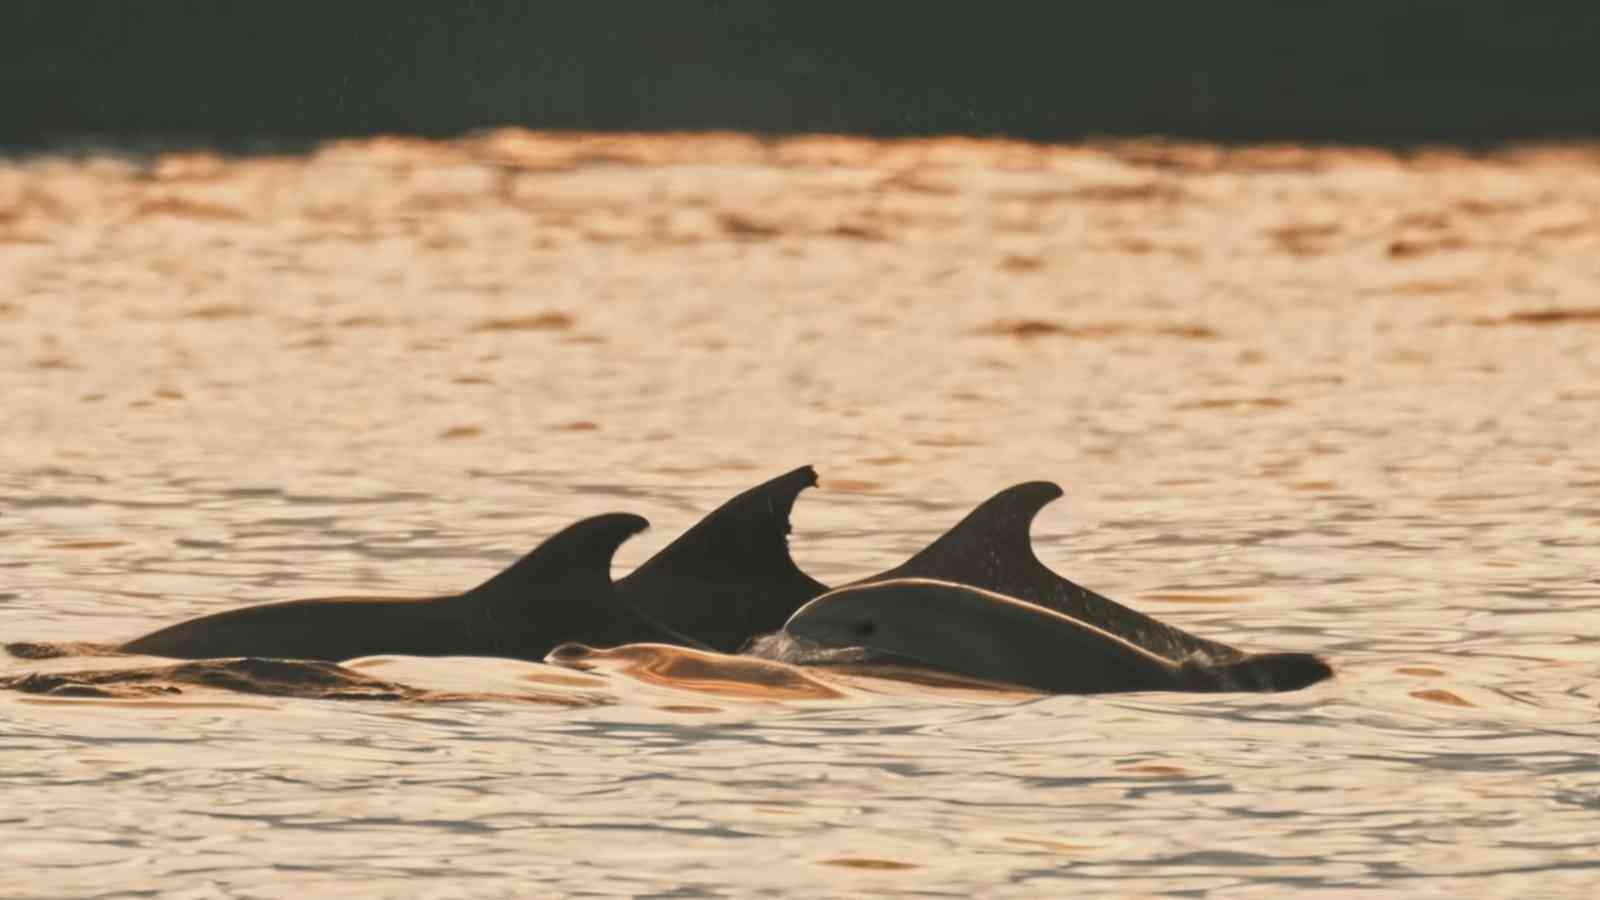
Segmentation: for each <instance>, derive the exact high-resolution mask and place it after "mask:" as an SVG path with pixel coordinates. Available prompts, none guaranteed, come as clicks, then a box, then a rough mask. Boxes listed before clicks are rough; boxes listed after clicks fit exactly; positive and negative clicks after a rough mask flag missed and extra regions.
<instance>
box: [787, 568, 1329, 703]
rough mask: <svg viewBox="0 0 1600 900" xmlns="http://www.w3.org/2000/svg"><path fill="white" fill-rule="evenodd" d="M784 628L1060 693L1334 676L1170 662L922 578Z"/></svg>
mask: <svg viewBox="0 0 1600 900" xmlns="http://www.w3.org/2000/svg"><path fill="white" fill-rule="evenodd" d="M783 630H784V633H785V634H787V635H788V636H789V637H791V638H797V639H799V640H801V641H803V642H806V643H808V644H810V645H814V646H817V647H823V648H835V649H847V648H860V649H862V650H865V651H867V659H868V660H869V661H871V660H874V659H879V660H882V659H884V658H885V657H887V658H888V659H887V660H886V661H890V662H913V663H916V664H920V665H924V666H927V667H929V668H932V669H938V670H942V671H947V672H954V673H957V674H961V675H968V676H971V677H974V678H981V679H984V680H988V681H998V682H1005V683H1007V684H1014V685H1018V686H1021V687H1027V688H1031V689H1033V690H1037V691H1042V692H1048V693H1057V694H1098V693H1113V692H1121V691H1292V690H1298V689H1300V688H1303V687H1306V686H1308V685H1311V684H1315V683H1316V682H1318V681H1321V680H1323V679H1325V678H1329V677H1331V676H1332V675H1333V670H1332V669H1331V668H1330V667H1329V666H1328V664H1327V663H1325V662H1323V661H1322V660H1320V659H1318V658H1317V657H1315V656H1312V655H1311V654H1307V653H1260V654H1237V655H1234V656H1227V657H1224V658H1223V659H1220V660H1219V659H1214V658H1212V657H1209V656H1207V655H1206V654H1204V653H1203V652H1202V653H1196V654H1194V655H1193V656H1191V657H1189V658H1186V659H1183V660H1173V659H1170V658H1168V657H1166V656H1163V655H1161V654H1159V653H1155V652H1152V651H1151V650H1149V649H1147V648H1145V647H1142V646H1140V645H1138V644H1136V643H1134V642H1132V641H1130V640H1127V639H1126V638H1123V637H1120V636H1118V635H1116V634H1112V633H1111V632H1109V631H1106V630H1105V629H1103V628H1100V627H1097V626H1096V625H1095V624H1092V623H1090V622H1088V621H1085V620H1082V619H1078V618H1074V617H1072V616H1069V615H1064V614H1062V613H1060V612H1057V611H1055V610H1051V609H1047V608H1044V607H1041V606H1039V605H1037V604H1034V603H1028V602H1025V601H1022V600H1018V599H1016V598H1014V597H1008V596H1006V595H1004V594H997V593H994V592H992V591H986V590H983V589H982V588H976V587H972V586H970V585H965V584H956V583H953V582H948V581H938V580H934V579H928V578H895V579H890V580H887V581H877V582H872V583H868V584H861V585H855V586H852V587H845V588H840V589H839V590H836V591H832V592H830V593H827V594H824V595H822V596H821V597H818V598H816V599H815V600H812V601H811V602H809V603H807V604H806V605H804V606H802V607H801V608H800V609H799V610H798V611H797V612H795V614H794V615H793V616H791V617H790V618H789V621H788V622H787V623H786V624H785V625H784V626H783ZM852 661H855V660H852Z"/></svg>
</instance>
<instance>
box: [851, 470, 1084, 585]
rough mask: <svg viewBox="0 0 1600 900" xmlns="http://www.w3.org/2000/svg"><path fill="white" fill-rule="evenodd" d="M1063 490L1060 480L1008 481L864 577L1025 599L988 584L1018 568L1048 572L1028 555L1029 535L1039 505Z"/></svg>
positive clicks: (1011, 579)
mask: <svg viewBox="0 0 1600 900" xmlns="http://www.w3.org/2000/svg"><path fill="white" fill-rule="evenodd" d="M1063 493H1064V492H1063V491H1062V490H1061V486H1060V485H1058V484H1054V483H1052V482H1049V481H1028V482H1024V483H1022V484H1016V485H1012V486H1011V487H1008V488H1006V489H1005V490H1003V491H1001V492H1000V493H998V494H995V495H994V496H993V497H990V498H989V499H987V500H985V501H983V502H982V503H981V504H979V505H978V508H977V509H974V510H973V511H972V512H970V513H967V515H966V518H964V519H962V520H961V521H960V522H957V523H956V524H955V527H954V528H951V529H950V530H949V531H946V532H945V533H944V534H942V535H940V536H939V538H938V540H936V541H934V542H933V543H931V544H929V545H928V546H926V547H924V548H923V549H922V551H921V552H919V553H918V554H917V555H915V556H913V557H911V558H910V559H908V560H906V561H905V562H903V563H901V564H900V565H898V566H896V567H895V568H893V569H890V570H889V571H887V572H884V573H883V574H881V575H877V576H875V577H873V578H870V579H866V580H868V581H886V580H888V579H890V578H933V579H937V580H940V581H954V582H958V583H962V584H970V585H972V586H973V587H979V588H983V589H984V590H989V591H996V592H997V593H1002V594H1010V595H1011V596H1013V597H1019V598H1021V599H1024V600H1030V599H1032V598H1030V597H1026V596H1023V595H1021V594H1018V593H1015V592H1013V591H1006V590H1001V589H999V588H997V587H993V586H992V585H997V584H1010V583H1015V582H1017V581H1018V580H1019V579H1018V578H1017V576H1018V574H1019V573H1024V574H1031V575H1034V576H1037V575H1038V574H1039V570H1044V571H1045V572H1047V573H1048V572H1049V570H1048V569H1045V568H1044V564H1043V563H1041V562H1039V559H1038V557H1036V556H1034V555H1033V544H1032V541H1031V540H1030V539H1029V536H1028V535H1029V530H1030V529H1031V528H1032V526H1033V519H1034V517H1035V516H1037V515H1038V514H1039V510H1041V509H1044V508H1045V507H1046V506H1048V505H1049V504H1050V502H1051V501H1053V500H1055V499H1056V498H1058V497H1060V496H1061V495H1062V494H1063ZM1049 574H1051V575H1054V573H1049ZM1034 602H1038V601H1034Z"/></svg>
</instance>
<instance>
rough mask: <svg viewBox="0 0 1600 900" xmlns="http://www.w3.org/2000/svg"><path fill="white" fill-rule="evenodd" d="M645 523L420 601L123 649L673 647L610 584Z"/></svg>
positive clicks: (334, 657) (327, 653)
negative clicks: (620, 552)
mask: <svg viewBox="0 0 1600 900" xmlns="http://www.w3.org/2000/svg"><path fill="white" fill-rule="evenodd" d="M648 525H649V523H648V522H647V521H645V520H644V519H643V518H641V517H640V516H635V515H631V514H628V513H611V514H608V515H602V516H594V517H592V518H588V519H583V520H582V521H579V522H577V523H575V524H573V525H571V526H568V527H567V528H565V529H563V530H561V531H560V532H557V533H556V534H555V535H553V536H552V537H550V538H549V539H548V540H546V541H545V542H544V543H542V544H540V545H539V546H538V547H537V548H535V549H534V550H533V551H532V552H531V553H529V554H527V555H526V556H524V557H522V558H521V559H519V560H517V561H516V562H515V563H513V564H512V565H511V566H510V567H509V568H507V569H506V570H505V571H503V572H500V573H499V574H498V575H495V576H494V577H493V578H490V579H489V580H488V581H485V582H484V583H483V584H480V585H478V586H477V587H475V588H473V589H471V590H469V591H467V592H465V593H462V594H457V595H454V596H446V597H434V598H424V599H383V598H364V597H363V598H345V597H339V598H323V599H313V600H294V601H290V602H287V603H269V604H264V605H260V606H249V607H245V608H244V609H235V610H229V611H227V612H220V613H216V614H214V615H209V616H203V617H201V618H198V619H191V620H189V621H187V622H180V623H178V624H176V625H172V626H169V627H167V628H163V629H161V630H159V631H155V632H152V633H150V634H147V635H145V636H143V637H140V638H135V639H134V640H131V641H129V642H127V643H126V644H123V645H122V647H121V648H120V649H121V650H122V651H123V652H125V653H139V654H145V655H149V656H169V657H177V658H180V659H209V658H218V657H233V656H256V657H281V658H293V659H312V660H329V661H334V662H337V661H339V660H343V659H351V658H354V657H357V656H370V655H373V654H380V653H397V654H407V655H412V656H503V657H510V658H513V659H527V660H534V661H538V660H542V659H544V657H545V655H546V654H547V653H549V652H550V651H551V650H552V649H553V648H554V647H555V646H556V645H557V644H560V643H563V642H566V641H574V640H581V641H584V642H586V643H593V644H598V645H602V646H609V645H615V644H624V643H630V642H635V641H659V640H667V639H670V638H669V637H668V636H665V635H663V633H662V632H661V631H660V630H659V629H658V627H657V626H656V625H655V624H654V623H651V622H649V621H647V620H646V619H644V618H643V617H641V616H640V615H639V614H638V613H637V612H635V611H634V610H633V609H631V608H630V607H628V606H627V605H626V604H623V603H620V602H618V599H617V597H616V595H615V593H614V590H613V585H612V582H611V557H612V555H613V554H615V553H616V550H617V547H619V546H621V544H622V542H623V541H625V540H627V539H628V538H629V537H632V536H633V535H635V534H637V533H638V532H640V531H642V530H643V529H644V528H646V527H647V526H648Z"/></svg>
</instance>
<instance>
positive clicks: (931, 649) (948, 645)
mask: <svg viewBox="0 0 1600 900" xmlns="http://www.w3.org/2000/svg"><path fill="white" fill-rule="evenodd" d="M939 587H941V585H940V584H939V583H938V582H933V581H923V580H921V579H898V580H894V581H886V582H879V583H877V584H866V585H857V586H852V587H848V588H840V589H839V590H836V591H832V592H830V593H828V594H824V595H823V596H821V597H818V598H817V599H815V600H812V601H811V602H810V603H807V604H806V605H804V606H802V607H800V609H799V610H797V611H796V612H795V614H794V615H793V616H790V617H789V621H788V622H787V623H786V624H785V625H784V626H783V631H784V633H785V634H787V635H788V636H789V637H791V638H793V639H795V640H797V641H799V642H801V643H802V644H805V645H808V646H810V647H812V648H814V649H828V650H837V651H844V650H849V651H854V652H853V653H852V654H849V655H844V656H841V658H842V659H848V660H850V661H863V660H866V659H870V660H872V661H875V662H914V663H923V664H941V663H947V662H948V660H949V657H951V656H952V655H960V654H961V653H962V652H963V651H965V650H967V649H968V648H967V647H965V646H963V642H962V641H961V640H960V637H959V633H960V632H959V629H960V626H961V619H963V618H965V617H964V616H962V615H960V614H959V613H960V612H964V611H954V610H951V609H949V608H948V607H941V606H939V605H938V604H928V603H926V602H919V601H925V600H927V599H929V598H928V597H927V596H926V595H927V594H929V593H930V591H929V588H932V589H933V590H934V591H936V590H937V589H938V588H939ZM935 599H936V598H935ZM953 612H955V613H957V614H956V615H952V613H953ZM952 629H957V632H956V634H957V636H956V637H954V638H953V637H952V634H951V632H952Z"/></svg>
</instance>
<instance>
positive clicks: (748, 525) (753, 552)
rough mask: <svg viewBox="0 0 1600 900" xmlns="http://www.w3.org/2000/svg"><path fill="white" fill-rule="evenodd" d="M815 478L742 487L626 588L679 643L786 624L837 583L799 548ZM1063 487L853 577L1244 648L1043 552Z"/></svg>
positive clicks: (1159, 641) (1189, 648)
mask: <svg viewBox="0 0 1600 900" xmlns="http://www.w3.org/2000/svg"><path fill="white" fill-rule="evenodd" d="M816 483H817V473H816V471H815V470H813V469H812V468H811V467H810V466H802V467H800V468H798V469H795V470H794V471H792V472H788V473H786V474H784V475H780V476H778V477H777V478H774V479H772V480H771V481H768V482H766V483H765V484H761V485H758V486H756V487H753V488H751V489H750V490H748V491H745V492H744V493H742V494H740V495H738V496H737V497H734V498H733V499H732V500H729V501H728V502H727V503H724V504H723V505H722V506H721V507H719V508H717V509H716V510H715V511H713V512H711V513H710V514H709V515H707V516H706V517H705V518H704V519H701V520H700V522H699V523H698V524H696V525H695V526H694V527H693V528H691V529H689V531H687V532H685V533H684V535H683V536H682V537H680V538H678V539H677V540H676V541H674V542H672V543H671V544H670V545H668V546H667V547H666V548H665V549H663V550H662V551H661V552H660V553H657V554H656V555H655V556H654V557H652V558H651V559H650V560H649V561H648V562H646V563H645V564H644V565H642V566H640V567H639V568H638V569H637V570H636V571H634V572H633V574H631V575H629V576H628V577H626V578H624V579H622V580H621V581H619V582H617V595H618V597H620V598H621V599H622V601H623V602H624V603H626V604H628V605H630V606H632V607H634V608H636V609H638V610H639V611H640V612H641V613H643V614H644V615H645V616H646V617H647V618H650V619H652V620H654V621H657V622H659V623H661V624H662V626H663V627H664V628H665V629H666V630H669V631H675V632H678V635H679V639H678V641H677V642H678V643H691V644H702V645H705V646H709V647H711V648H712V649H716V650H721V651H723V652H725V653H732V652H734V651H737V650H739V649H740V648H741V647H743V646H744V645H745V644H746V643H747V642H748V641H749V640H750V639H752V638H754V637H757V636H759V635H762V634H768V633H771V632H774V631H777V630H778V629H779V628H781V627H782V626H783V623H784V622H785V621H787V620H788V618H789V616H791V615H793V614H794V612H795V610H797V609H799V608H800V607H801V605H803V604H804V603H806V602H807V601H810V600H812V599H815V598H816V597H819V596H821V595H822V594H825V593H827V592H828V591H829V590H830V588H829V586H828V585H826V584H823V583H822V582H820V581H817V580H816V579H814V578H812V577H810V576H809V575H807V574H805V573H804V572H802V571H801V570H800V568H799V567H798V566H797V565H795V562H794V560H793V558H792V557H790V555H789V542H788V535H789V532H790V531H791V526H790V524H789V514H790V512H791V511H792V510H793V508H794V503H795V499H796V498H797V497H798V496H799V494H800V492H801V491H803V490H805V489H806V488H808V487H813V486H815V485H816ZM1062 493H1063V492H1062V490H1061V488H1060V487H1059V486H1057V485H1055V484H1052V483H1050V482H1048V481H1030V482H1027V483H1024V484H1018V485H1014V486H1012V487H1009V488H1006V489H1005V490H1003V491H1001V492H1000V493H998V494H995V495H994V496H993V497H990V498H989V499H988V500H985V501H984V502H983V503H981V504H979V505H978V507H977V508H976V509H974V510H973V511H972V512H970V513H968V514H967V515H966V517H965V518H963V519H962V520H961V521H960V522H957V523H956V524H955V526H954V527H952V528H951V529H950V530H948V531H946V532H945V533H944V534H943V535H941V536H940V537H939V538H938V539H937V540H935V541H934V542H933V543H931V544H929V545H928V546H927V547H926V548H924V549H923V550H922V551H921V552H919V553H917V554H916V555H915V556H913V557H911V558H910V559H908V560H906V561H905V562H903V563H901V564H900V565H898V566H895V567H894V568H892V569H889V570H888V571H885V572H880V573H878V574H877V575H873V576H871V577H869V578H862V579H859V580H857V581H853V582H851V584H852V585H861V584H870V583H873V582H878V581H886V580H889V579H896V578H932V579H937V580H941V581H951V582H956V583H960V584H967V585H971V586H972V587H976V588H982V589H983V590H987V591H993V592H995V593H998V594H1005V595H1006V596H1009V597H1014V598H1017V599H1020V600H1025V601H1027V602H1029V603H1034V604H1038V605H1039V606H1043V607H1045V608H1047V609H1052V610H1055V611H1057V612H1060V613H1064V614H1066V615H1069V616H1074V617H1076V618H1079V619H1082V620H1083V621H1085V622H1088V623H1090V624H1092V625H1094V626H1096V627H1098V628H1101V629H1103V630H1105V631H1108V632H1110V633H1112V634H1114V635H1117V636H1118V637H1121V638H1123V639H1124V640H1128V641H1131V642H1133V643H1135V644H1137V645H1139V646H1140V647H1143V648H1145V649H1147V650H1149V651H1150V652H1152V653H1156V654H1159V655H1161V656H1164V657H1166V658H1167V659H1169V660H1172V661H1174V662H1177V661H1181V660H1183V659H1185V658H1187V657H1189V656H1192V655H1194V654H1196V653H1203V654H1204V655H1206V656H1208V657H1210V658H1212V659H1216V660H1219V661H1220V660H1226V659H1237V658H1239V657H1241V656H1243V655H1244V654H1243V653H1242V652H1241V651H1239V650H1237V649H1234V648H1233V647H1229V646H1227V645H1226V644H1221V643H1218V642H1216V641H1210V640H1206V639H1205V638H1200V637H1196V636H1194V635H1192V634H1189V633H1188V632H1186V631H1183V630H1182V629H1179V628H1174V627H1172V626H1171V625H1167V624H1164V623H1162V622H1158V621H1156V620H1155V619H1152V618H1150V617H1149V616H1147V615H1144V614H1143V613H1140V612H1136V611H1134V610H1132V609H1129V608H1128V607H1126V606H1123V605H1122V604H1120V603H1117V602H1115V601H1113V600H1111V599H1109V598H1107V597H1103V596H1101V595H1100V594H1097V593H1095V592H1094V591H1091V590H1089V589H1088V588H1085V587H1082V586H1080V585H1078V584H1075V583H1074V582H1072V581H1069V580H1067V579H1066V578H1063V577H1061V576H1060V575H1057V574H1056V573H1055V572H1053V571H1051V570H1050V568H1049V567H1047V566H1045V564H1044V563H1042V562H1040V561H1039V558H1038V557H1037V556H1035V555H1034V552H1033V545H1032V542H1031V540H1030V538H1029V529H1030V528H1031V526H1032V524H1033V520H1034V517H1035V516H1037V515H1038V513H1039V510H1041V509H1043V508H1044V507H1045V506H1046V505H1048V504H1049V503H1050V502H1051V501H1053V500H1055V499H1057V498H1058V497H1060V496H1062Z"/></svg>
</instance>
